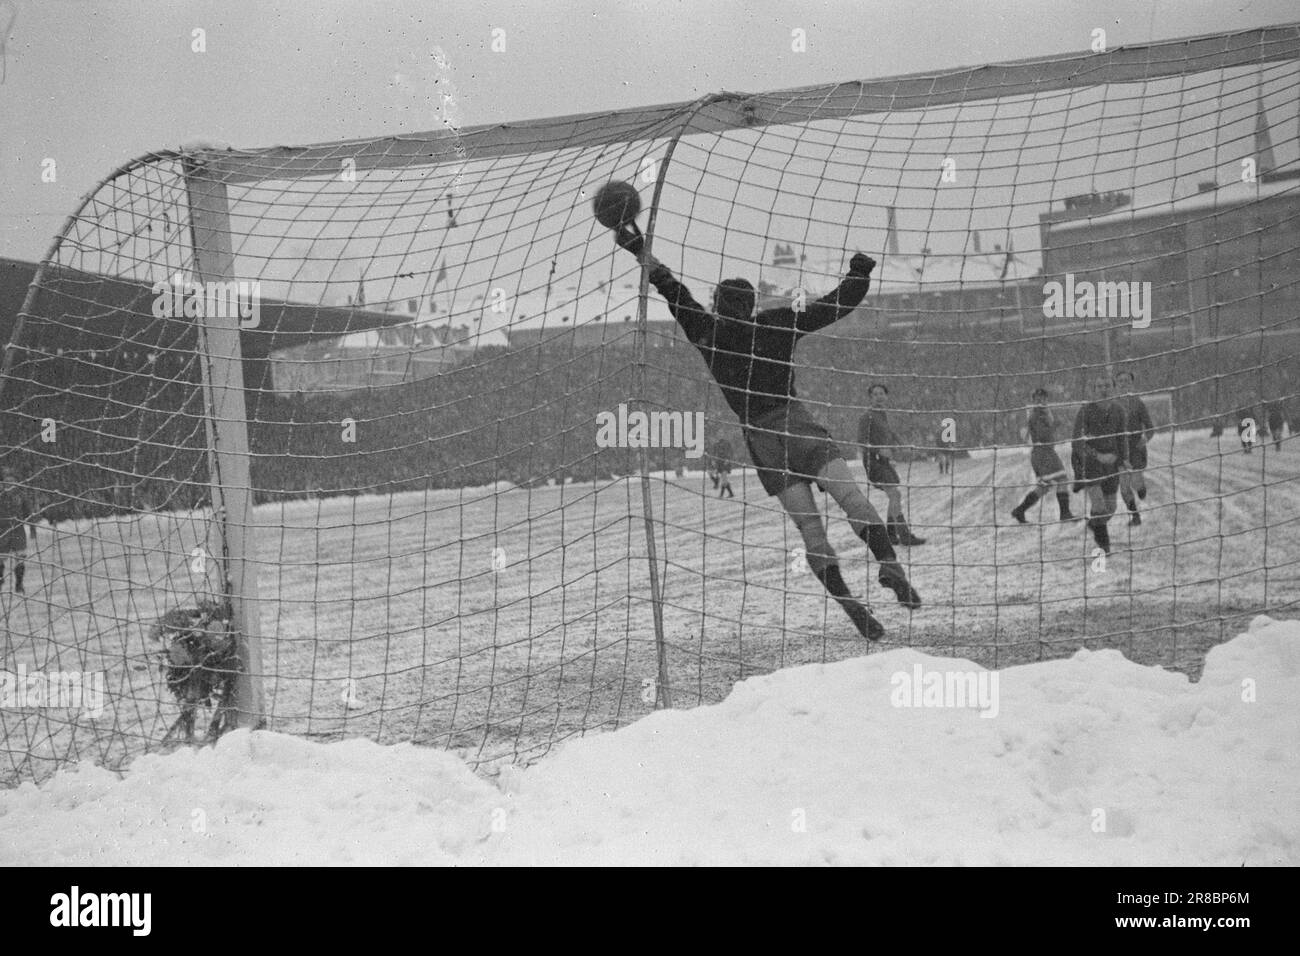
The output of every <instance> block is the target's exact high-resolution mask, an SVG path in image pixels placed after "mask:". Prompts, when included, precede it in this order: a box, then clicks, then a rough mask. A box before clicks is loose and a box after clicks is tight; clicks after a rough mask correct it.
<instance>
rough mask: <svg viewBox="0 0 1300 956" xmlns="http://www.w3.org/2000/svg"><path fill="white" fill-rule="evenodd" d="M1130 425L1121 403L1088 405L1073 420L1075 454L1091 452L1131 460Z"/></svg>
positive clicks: (1091, 403) (1109, 402)
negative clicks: (1129, 452)
mask: <svg viewBox="0 0 1300 956" xmlns="http://www.w3.org/2000/svg"><path fill="white" fill-rule="evenodd" d="M1127 433H1128V424H1127V421H1126V419H1125V417H1124V407H1123V406H1122V405H1120V404H1119V402H1114V401H1105V402H1088V403H1087V404H1086V405H1084V406H1083V407H1082V408H1080V409H1079V414H1078V415H1077V416H1076V417H1075V419H1074V451H1075V453H1076V454H1080V453H1082V452H1083V451H1085V450H1088V449H1090V450H1091V451H1093V452H1095V453H1097V454H1103V455H1105V454H1110V455H1116V456H1118V460H1119V461H1127V460H1128V434H1127Z"/></svg>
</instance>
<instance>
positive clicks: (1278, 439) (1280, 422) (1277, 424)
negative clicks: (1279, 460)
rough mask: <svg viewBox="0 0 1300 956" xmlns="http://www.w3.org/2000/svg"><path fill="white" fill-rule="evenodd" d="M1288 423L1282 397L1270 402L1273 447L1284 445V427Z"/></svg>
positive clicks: (1269, 419)
mask: <svg viewBox="0 0 1300 956" xmlns="http://www.w3.org/2000/svg"><path fill="white" fill-rule="evenodd" d="M1285 424H1286V409H1285V408H1283V406H1282V399H1280V398H1279V399H1278V400H1277V401H1274V402H1269V405H1268V433H1269V434H1270V435H1271V436H1272V437H1273V447H1274V448H1281V447H1282V427H1283V426H1284V425H1285Z"/></svg>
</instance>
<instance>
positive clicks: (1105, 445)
mask: <svg viewBox="0 0 1300 956" xmlns="http://www.w3.org/2000/svg"><path fill="white" fill-rule="evenodd" d="M1113 387H1114V386H1113V380H1112V379H1111V377H1110V375H1108V374H1107V373H1105V372H1102V373H1100V374H1099V375H1097V377H1096V378H1095V379H1094V380H1093V384H1092V401H1090V402H1088V403H1086V404H1085V405H1084V406H1083V407H1082V408H1080V409H1079V414H1078V416H1077V417H1076V418H1075V419H1074V445H1073V452H1072V455H1071V457H1072V459H1073V463H1074V477H1075V486H1076V487H1079V486H1082V487H1084V488H1086V489H1087V493H1088V527H1089V528H1091V529H1092V536H1093V538H1094V539H1095V540H1096V542H1097V544H1098V546H1099V547H1100V548H1101V549H1102V550H1103V551H1105V552H1106V553H1107V554H1110V531H1109V530H1108V529H1107V527H1106V525H1107V523H1108V522H1109V521H1110V516H1111V515H1113V514H1114V513H1115V493H1116V492H1117V491H1119V473H1120V470H1121V469H1122V468H1123V467H1124V464H1125V462H1126V461H1127V460H1128V448H1127V446H1128V437H1127V432H1128V426H1127V425H1126V424H1125V422H1124V409H1123V408H1122V407H1121V406H1120V405H1119V404H1118V403H1117V402H1115V401H1114V400H1113V398H1112V394H1113Z"/></svg>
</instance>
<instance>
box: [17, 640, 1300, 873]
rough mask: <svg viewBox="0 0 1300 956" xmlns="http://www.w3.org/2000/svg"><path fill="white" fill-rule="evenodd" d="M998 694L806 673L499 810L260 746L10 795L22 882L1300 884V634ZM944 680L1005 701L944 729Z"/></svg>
mask: <svg viewBox="0 0 1300 956" xmlns="http://www.w3.org/2000/svg"><path fill="white" fill-rule="evenodd" d="M918 676H919V677H920V678H921V680H920V683H919V684H918V683H917V680H916V679H917V677H918ZM994 676H995V675H994V672H985V671H982V670H981V669H980V668H979V667H977V666H976V665H974V664H971V663H969V662H966V661H962V660H954V659H951V658H937V657H930V656H928V655H924V654H921V653H919V652H916V651H911V650H898V651H891V652H888V653H883V654H872V655H868V656H866V657H863V658H859V659H856V660H851V661H843V662H840V663H837V664H832V665H825V666H819V665H814V666H806V667H799V668H791V669H789V670H784V671H780V672H777V673H775V674H771V675H769V676H765V677H759V678H753V679H750V680H747V681H745V682H743V683H741V684H739V685H737V687H736V688H735V690H734V691H733V693H732V694H731V696H730V697H728V698H727V700H726V701H724V702H723V703H721V704H718V705H716V706H712V707H700V708H697V709H694V710H690V711H669V712H661V713H656V714H653V715H651V716H649V717H646V718H645V719H643V720H640V721H638V722H637V723H635V724H634V725H632V726H630V727H627V728H625V729H623V730H620V731H617V732H615V733H610V734H604V735H598V736H592V737H588V738H585V739H581V740H576V741H573V742H571V743H570V744H569V745H568V746H566V747H565V748H564V749H563V750H562V751H560V752H559V753H557V754H555V755H553V756H551V757H549V758H547V759H546V760H544V761H542V762H541V763H539V764H537V765H535V766H533V767H531V768H528V769H525V770H517V769H512V770H508V771H506V772H504V773H503V774H502V775H501V777H500V778H499V780H498V781H497V783H496V785H495V786H494V785H493V784H492V783H490V782H488V781H485V780H483V779H481V778H479V777H476V776H475V775H474V774H473V773H471V772H470V770H469V769H468V768H467V766H466V765H465V764H464V763H463V762H462V761H460V760H459V759H458V758H456V757H454V756H452V755H449V754H447V753H443V752H440V751H436V750H429V749H422V748H417V747H413V746H409V745H402V746H396V747H379V746H377V745H375V744H371V743H369V742H366V741H348V742H342V743H334V744H316V743H310V742H307V741H304V740H300V739H295V738H291V737H287V736H284V735H280V734H275V733H268V732H257V733H248V732H243V731H241V732H238V733H234V734H230V735H228V736H227V737H226V738H223V740H222V741H221V742H220V743H219V744H218V745H217V746H216V747H215V748H208V749H205V750H199V751H181V752H177V753H174V754H171V755H168V756H165V757H159V756H147V757H143V758H141V759H139V760H137V761H136V762H135V764H134V765H133V767H132V769H131V771H130V772H129V773H128V774H127V775H126V776H125V778H124V779H121V780H119V779H118V778H117V777H116V776H114V775H113V774H110V773H108V772H106V771H103V770H99V769H96V768H93V767H83V768H80V769H78V770H76V771H67V772H64V773H60V774H59V775H57V776H56V777H55V778H53V779H52V780H50V781H49V782H47V783H46V784H45V785H44V786H43V787H41V788H37V787H35V786H32V785H30V784H29V785H24V786H23V787H22V788H20V789H18V790H15V791H10V792H6V793H0V864H3V865H13V864H21V863H40V864H71V863H77V864H87V863H88V864H95V863H106V864H107V863H113V864H170V865H175V864H198V865H204V864H235V863H249V864H252V863H256V864H286V863H323V864H333V863H341V864H345V863H383V864H408V863H420V864H429V863H566V864H571V863H663V864H683V863H685V864H690V863H698V864H712V863H718V864H721V863H742V864H743V863H783V864H807V863H814V864H815V863H845V864H856V863H863V864H1019V865H1027V864H1043V863H1078V864H1101V865H1107V864H1111V865H1115V864H1118V865H1139V864H1147V865H1149V864H1178V865H1198V864H1199V865H1233V866H1237V865H1241V864H1242V863H1245V864H1246V865H1248V866H1257V865H1280V864H1289V865H1295V864H1297V863H1300V801H1296V800H1295V781H1296V780H1297V779H1300V774H1298V771H1300V757H1298V756H1297V753H1296V746H1295V742H1296V740H1298V739H1300V622H1295V621H1287V622H1273V621H1270V620H1269V619H1267V618H1258V619H1256V621H1254V622H1253V623H1252V625H1251V629H1250V631H1249V632H1248V633H1247V634H1244V635H1241V636H1239V637H1238V638H1236V639H1235V640H1233V641H1231V642H1229V643H1227V644H1224V645H1222V646H1219V647H1216V648H1214V649H1213V650H1212V651H1211V652H1210V654H1209V655H1208V657H1207V659H1206V666H1205V671H1204V674H1203V676H1202V678H1201V680H1200V681H1199V682H1197V683H1194V684H1193V683H1190V682H1189V681H1188V680H1187V679H1186V678H1185V677H1183V676H1182V675H1180V674H1176V673H1171V672H1166V671H1162V670H1159V669H1155V668H1150V667H1143V666H1139V665H1137V664H1133V663H1131V662H1129V661H1126V660H1125V659H1124V658H1123V657H1122V656H1121V655H1120V654H1119V653H1118V652H1115V651H1102V652H1096V653H1090V652H1086V651H1083V652H1080V653H1079V654H1077V655H1075V656H1074V657H1073V658H1071V659H1069V660H1060V661H1052V662H1046V663H1041V664H1031V665H1026V666H1022V667H1015V668H1010V669H1007V670H1004V671H1001V672H997V673H996V678H997V679H996V682H995V681H994V680H993V678H994ZM936 681H945V682H947V683H948V684H949V685H950V687H953V688H956V687H957V686H958V684H959V683H960V682H962V681H968V683H967V684H966V685H965V686H969V687H971V688H974V687H976V686H977V685H978V687H979V689H980V690H981V691H982V692H983V693H984V695H985V696H984V698H983V700H982V703H981V701H980V700H971V701H967V703H968V704H974V705H975V706H962V707H958V706H926V703H927V702H929V703H933V702H934V701H935V700H936V699H937V698H936V696H935V694H936V693H937V691H935V687H936V686H938V685H937V684H936ZM914 684H915V685H916V686H915V687H914V686H913V685H914ZM931 692H933V693H931ZM946 702H947V703H949V704H952V703H954V701H953V700H952V699H951V698H950V699H948V700H947V701H946ZM916 703H921V704H922V706H911V705H913V704H916ZM984 714H987V716H985V715H984Z"/></svg>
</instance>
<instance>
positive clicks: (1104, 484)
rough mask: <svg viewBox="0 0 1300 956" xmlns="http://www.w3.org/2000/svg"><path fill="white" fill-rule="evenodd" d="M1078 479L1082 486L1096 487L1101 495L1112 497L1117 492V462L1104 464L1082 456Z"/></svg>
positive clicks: (1087, 456) (1091, 457)
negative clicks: (1081, 466)
mask: <svg viewBox="0 0 1300 956" xmlns="http://www.w3.org/2000/svg"><path fill="white" fill-rule="evenodd" d="M1078 479H1079V481H1080V482H1082V483H1083V484H1084V485H1097V486H1098V487H1099V488H1101V493H1102V494H1103V495H1113V494H1115V493H1116V492H1118V491H1119V461H1118V459H1117V460H1116V461H1113V462H1111V463H1110V464H1105V463H1103V462H1100V461H1098V460H1097V459H1096V458H1094V457H1093V456H1091V455H1084V457H1083V468H1082V469H1081V471H1080V473H1079V475H1078Z"/></svg>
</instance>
